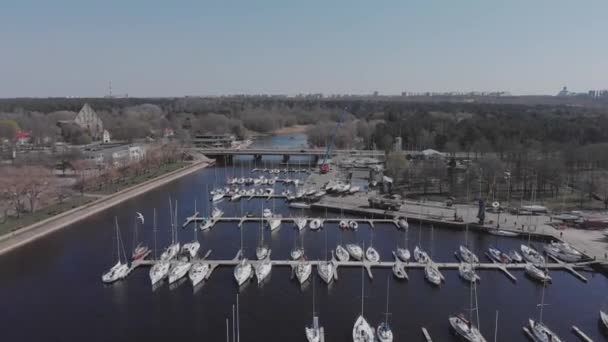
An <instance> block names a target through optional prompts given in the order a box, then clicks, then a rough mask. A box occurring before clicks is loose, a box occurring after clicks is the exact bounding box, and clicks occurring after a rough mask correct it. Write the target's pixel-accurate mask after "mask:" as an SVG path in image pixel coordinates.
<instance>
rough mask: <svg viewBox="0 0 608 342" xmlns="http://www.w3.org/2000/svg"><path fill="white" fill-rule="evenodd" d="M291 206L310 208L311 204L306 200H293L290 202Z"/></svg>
mask: <svg viewBox="0 0 608 342" xmlns="http://www.w3.org/2000/svg"><path fill="white" fill-rule="evenodd" d="M294 198H295V196H294ZM289 207H290V208H294V209H310V204H308V203H304V202H291V203H289Z"/></svg>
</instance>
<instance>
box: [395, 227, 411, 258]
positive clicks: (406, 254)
mask: <svg viewBox="0 0 608 342" xmlns="http://www.w3.org/2000/svg"><path fill="white" fill-rule="evenodd" d="M407 234H408V228H405V229H404V231H403V247H399V246H398V245H397V251H396V252H395V254H396V255H397V257H398V258H399V259H400V260H401V261H403V262H408V261H409V260H410V257H411V255H410V250H409V249H408V244H407Z"/></svg>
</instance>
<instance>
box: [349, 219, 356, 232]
mask: <svg viewBox="0 0 608 342" xmlns="http://www.w3.org/2000/svg"><path fill="white" fill-rule="evenodd" d="M348 227H349V228H350V229H352V230H357V229H358V228H359V223H357V221H355V220H349V221H348Z"/></svg>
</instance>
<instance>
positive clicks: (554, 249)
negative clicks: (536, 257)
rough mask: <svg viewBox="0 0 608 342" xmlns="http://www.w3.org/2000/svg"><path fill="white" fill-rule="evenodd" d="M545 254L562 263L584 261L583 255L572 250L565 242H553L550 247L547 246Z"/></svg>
mask: <svg viewBox="0 0 608 342" xmlns="http://www.w3.org/2000/svg"><path fill="white" fill-rule="evenodd" d="M543 248H544V250H545V252H546V253H547V254H548V255H550V256H552V257H554V258H557V259H559V260H561V261H565V262H578V261H581V259H583V254H582V253H580V252H579V251H577V250H576V249H574V248H572V246H570V245H569V244H567V243H565V242H551V243H550V244H549V245H545V246H544V247H543Z"/></svg>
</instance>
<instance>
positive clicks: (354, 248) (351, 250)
mask: <svg viewBox="0 0 608 342" xmlns="http://www.w3.org/2000/svg"><path fill="white" fill-rule="evenodd" d="M346 250H347V251H348V254H350V256H351V257H352V258H353V259H355V260H358V261H361V260H362V259H363V249H362V248H361V246H359V245H357V244H355V243H349V244H347V245H346Z"/></svg>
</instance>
